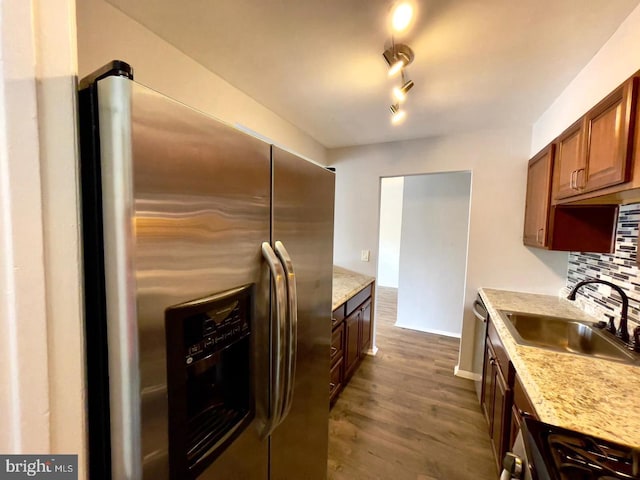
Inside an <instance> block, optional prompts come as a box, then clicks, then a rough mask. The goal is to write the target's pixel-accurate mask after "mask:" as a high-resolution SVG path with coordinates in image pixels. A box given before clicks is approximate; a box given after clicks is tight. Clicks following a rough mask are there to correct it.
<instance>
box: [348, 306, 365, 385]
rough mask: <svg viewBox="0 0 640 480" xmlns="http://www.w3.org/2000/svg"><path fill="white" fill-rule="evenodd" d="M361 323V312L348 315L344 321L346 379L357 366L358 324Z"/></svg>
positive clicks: (358, 355)
mask: <svg viewBox="0 0 640 480" xmlns="http://www.w3.org/2000/svg"><path fill="white" fill-rule="evenodd" d="M361 323H362V311H361V310H357V311H355V312H353V313H352V314H351V315H349V316H348V317H347V318H346V319H345V321H344V329H345V332H346V335H345V346H344V352H345V355H344V357H345V362H344V366H345V373H344V376H345V377H346V378H350V377H351V375H353V372H354V371H355V368H356V367H357V366H358V360H359V359H360V324H361Z"/></svg>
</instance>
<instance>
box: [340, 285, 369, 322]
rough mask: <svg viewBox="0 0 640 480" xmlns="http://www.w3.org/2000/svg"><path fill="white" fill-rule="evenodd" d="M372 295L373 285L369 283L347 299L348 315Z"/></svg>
mask: <svg viewBox="0 0 640 480" xmlns="http://www.w3.org/2000/svg"><path fill="white" fill-rule="evenodd" d="M370 296H371V285H367V286H366V287H364V288H363V289H362V290H360V291H359V292H358V293H356V294H355V295H354V296H353V297H351V298H350V299H349V300H347V310H346V312H345V313H346V315H347V316H348V315H351V313H352V312H353V311H354V310H355V309H356V308H358V307H359V306H360V305H362V303H363V302H364V301H365V300H366V299H367V298H369V297H370Z"/></svg>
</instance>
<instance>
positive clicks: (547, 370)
mask: <svg viewBox="0 0 640 480" xmlns="http://www.w3.org/2000/svg"><path fill="white" fill-rule="evenodd" d="M480 295H481V297H482V299H483V300H484V302H485V305H486V306H487V310H488V311H489V315H490V316H491V321H492V322H493V324H494V325H495V327H496V330H497V331H498V334H499V336H500V338H501V340H502V342H503V343H504V347H505V349H506V350H507V353H508V354H509V357H510V358H511V361H512V362H513V365H514V367H515V369H516V371H517V372H518V376H519V377H520V379H521V380H522V384H523V386H524V388H525V390H526V391H527V394H528V395H529V397H530V399H531V401H532V402H533V404H534V406H535V409H536V412H537V413H538V415H539V417H540V420H542V421H543V422H545V423H550V424H552V425H558V426H561V427H565V428H569V429H571V430H577V431H580V432H584V433H586V434H590V435H594V436H597V437H601V438H604V439H607V440H610V441H614V442H619V443H625V444H628V445H632V446H634V447H640V367H637V366H632V365H626V364H623V363H618V362H612V361H609V360H604V359H599V358H592V357H586V356H580V355H573V354H570V353H560V352H554V351H551V350H546V349H542V348H537V347H528V346H524V345H518V344H516V343H515V340H514V339H513V337H512V335H511V333H510V332H509V330H507V327H506V326H505V325H504V323H503V320H502V317H501V316H500V315H499V314H498V310H512V311H517V312H527V313H539V314H546V315H554V316H562V317H568V318H576V319H579V320H588V321H591V322H595V321H598V320H601V319H599V318H594V317H590V316H589V315H587V314H586V313H584V312H583V311H582V310H580V309H578V308H577V307H575V306H574V305H573V304H572V302H570V301H568V300H565V299H564V298H559V297H554V296H550V295H537V294H529V293H519V292H509V291H504V290H494V289H489V288H481V289H480Z"/></svg>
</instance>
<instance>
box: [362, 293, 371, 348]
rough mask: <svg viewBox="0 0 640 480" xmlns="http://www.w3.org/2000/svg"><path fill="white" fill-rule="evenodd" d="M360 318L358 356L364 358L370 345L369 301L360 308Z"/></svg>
mask: <svg viewBox="0 0 640 480" xmlns="http://www.w3.org/2000/svg"><path fill="white" fill-rule="evenodd" d="M361 311H362V314H361V317H360V325H361V328H360V356H361V357H364V356H365V355H366V354H367V351H368V350H369V347H370V345H371V300H368V301H367V302H366V303H365V304H364V305H363V306H362V309H361Z"/></svg>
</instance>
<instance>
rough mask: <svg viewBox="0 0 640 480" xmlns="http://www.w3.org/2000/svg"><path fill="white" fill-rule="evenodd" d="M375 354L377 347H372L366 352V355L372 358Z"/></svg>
mask: <svg viewBox="0 0 640 480" xmlns="http://www.w3.org/2000/svg"><path fill="white" fill-rule="evenodd" d="M376 353H378V347H377V346H375V345H374V346H373V348H370V349H369V350H367V355H371V356H372V357H375V356H376Z"/></svg>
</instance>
